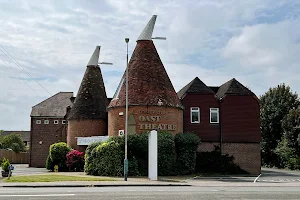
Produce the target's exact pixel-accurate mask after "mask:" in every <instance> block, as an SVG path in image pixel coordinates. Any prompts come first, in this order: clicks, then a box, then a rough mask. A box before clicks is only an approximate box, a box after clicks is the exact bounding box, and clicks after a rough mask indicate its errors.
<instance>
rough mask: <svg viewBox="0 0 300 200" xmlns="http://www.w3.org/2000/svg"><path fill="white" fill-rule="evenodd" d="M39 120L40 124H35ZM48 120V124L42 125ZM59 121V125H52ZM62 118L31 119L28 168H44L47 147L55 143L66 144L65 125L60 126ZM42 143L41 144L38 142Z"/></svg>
mask: <svg viewBox="0 0 300 200" xmlns="http://www.w3.org/2000/svg"><path fill="white" fill-rule="evenodd" d="M36 120H41V122H42V123H41V124H36ZM44 120H49V124H44ZM54 120H59V124H54ZM62 120H63V119H62V118H31V131H30V132H31V135H30V138H31V142H30V159H29V166H30V167H45V166H46V159H47V156H48V153H49V147H50V145H51V144H53V143H56V142H60V141H62V142H66V130H67V124H62ZM40 141H42V144H39V142H40Z"/></svg>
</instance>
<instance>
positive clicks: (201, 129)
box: [183, 94, 220, 142]
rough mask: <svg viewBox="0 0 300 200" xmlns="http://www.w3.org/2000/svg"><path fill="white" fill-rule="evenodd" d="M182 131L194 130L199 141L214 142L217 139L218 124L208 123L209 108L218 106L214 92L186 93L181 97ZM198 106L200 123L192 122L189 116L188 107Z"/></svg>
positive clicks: (218, 132)
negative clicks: (182, 108) (182, 107)
mask: <svg viewBox="0 0 300 200" xmlns="http://www.w3.org/2000/svg"><path fill="white" fill-rule="evenodd" d="M183 105H184V114H183V116H184V118H183V130H184V132H194V133H196V134H197V135H198V136H199V137H200V138H201V141H205V142H214V141H219V135H220V129H219V124H211V123H210V108H218V107H219V103H218V101H217V100H216V98H215V97H214V94H187V95H186V96H185V97H184V99H183ZM191 107H199V108H200V123H199V124H192V123H191V117H190V108H191Z"/></svg>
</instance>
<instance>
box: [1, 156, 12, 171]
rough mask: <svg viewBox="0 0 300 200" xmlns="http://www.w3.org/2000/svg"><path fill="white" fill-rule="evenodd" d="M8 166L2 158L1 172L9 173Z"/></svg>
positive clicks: (8, 163) (7, 161)
mask: <svg viewBox="0 0 300 200" xmlns="http://www.w3.org/2000/svg"><path fill="white" fill-rule="evenodd" d="M9 165H10V162H9V160H8V159H6V158H3V161H2V163H1V168H2V170H3V171H5V172H8V171H9V170H8V167H9Z"/></svg>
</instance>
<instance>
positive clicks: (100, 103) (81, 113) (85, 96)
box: [68, 66, 108, 120]
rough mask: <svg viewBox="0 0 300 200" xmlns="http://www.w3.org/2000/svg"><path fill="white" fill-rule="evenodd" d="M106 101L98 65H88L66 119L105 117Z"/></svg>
mask: <svg viewBox="0 0 300 200" xmlns="http://www.w3.org/2000/svg"><path fill="white" fill-rule="evenodd" d="M107 104H108V101H107V97H106V92H105V87H104V83H103V78H102V74H101V70H100V67H99V66H88V67H87V69H86V71H85V74H84V77H83V79H82V82H81V85H80V88H79V90H78V93H77V96H76V99H75V101H74V104H73V106H72V108H71V110H70V113H69V115H68V119H69V120H72V119H106V118H107V112H106V107H107Z"/></svg>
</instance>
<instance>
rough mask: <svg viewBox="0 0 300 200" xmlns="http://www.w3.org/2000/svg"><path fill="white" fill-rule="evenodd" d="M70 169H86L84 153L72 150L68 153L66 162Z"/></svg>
mask: <svg viewBox="0 0 300 200" xmlns="http://www.w3.org/2000/svg"><path fill="white" fill-rule="evenodd" d="M66 164H67V166H68V168H69V170H70V171H83V169H84V153H83V152H80V151H77V150H72V151H70V152H69V153H68V154H67V162H66Z"/></svg>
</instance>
